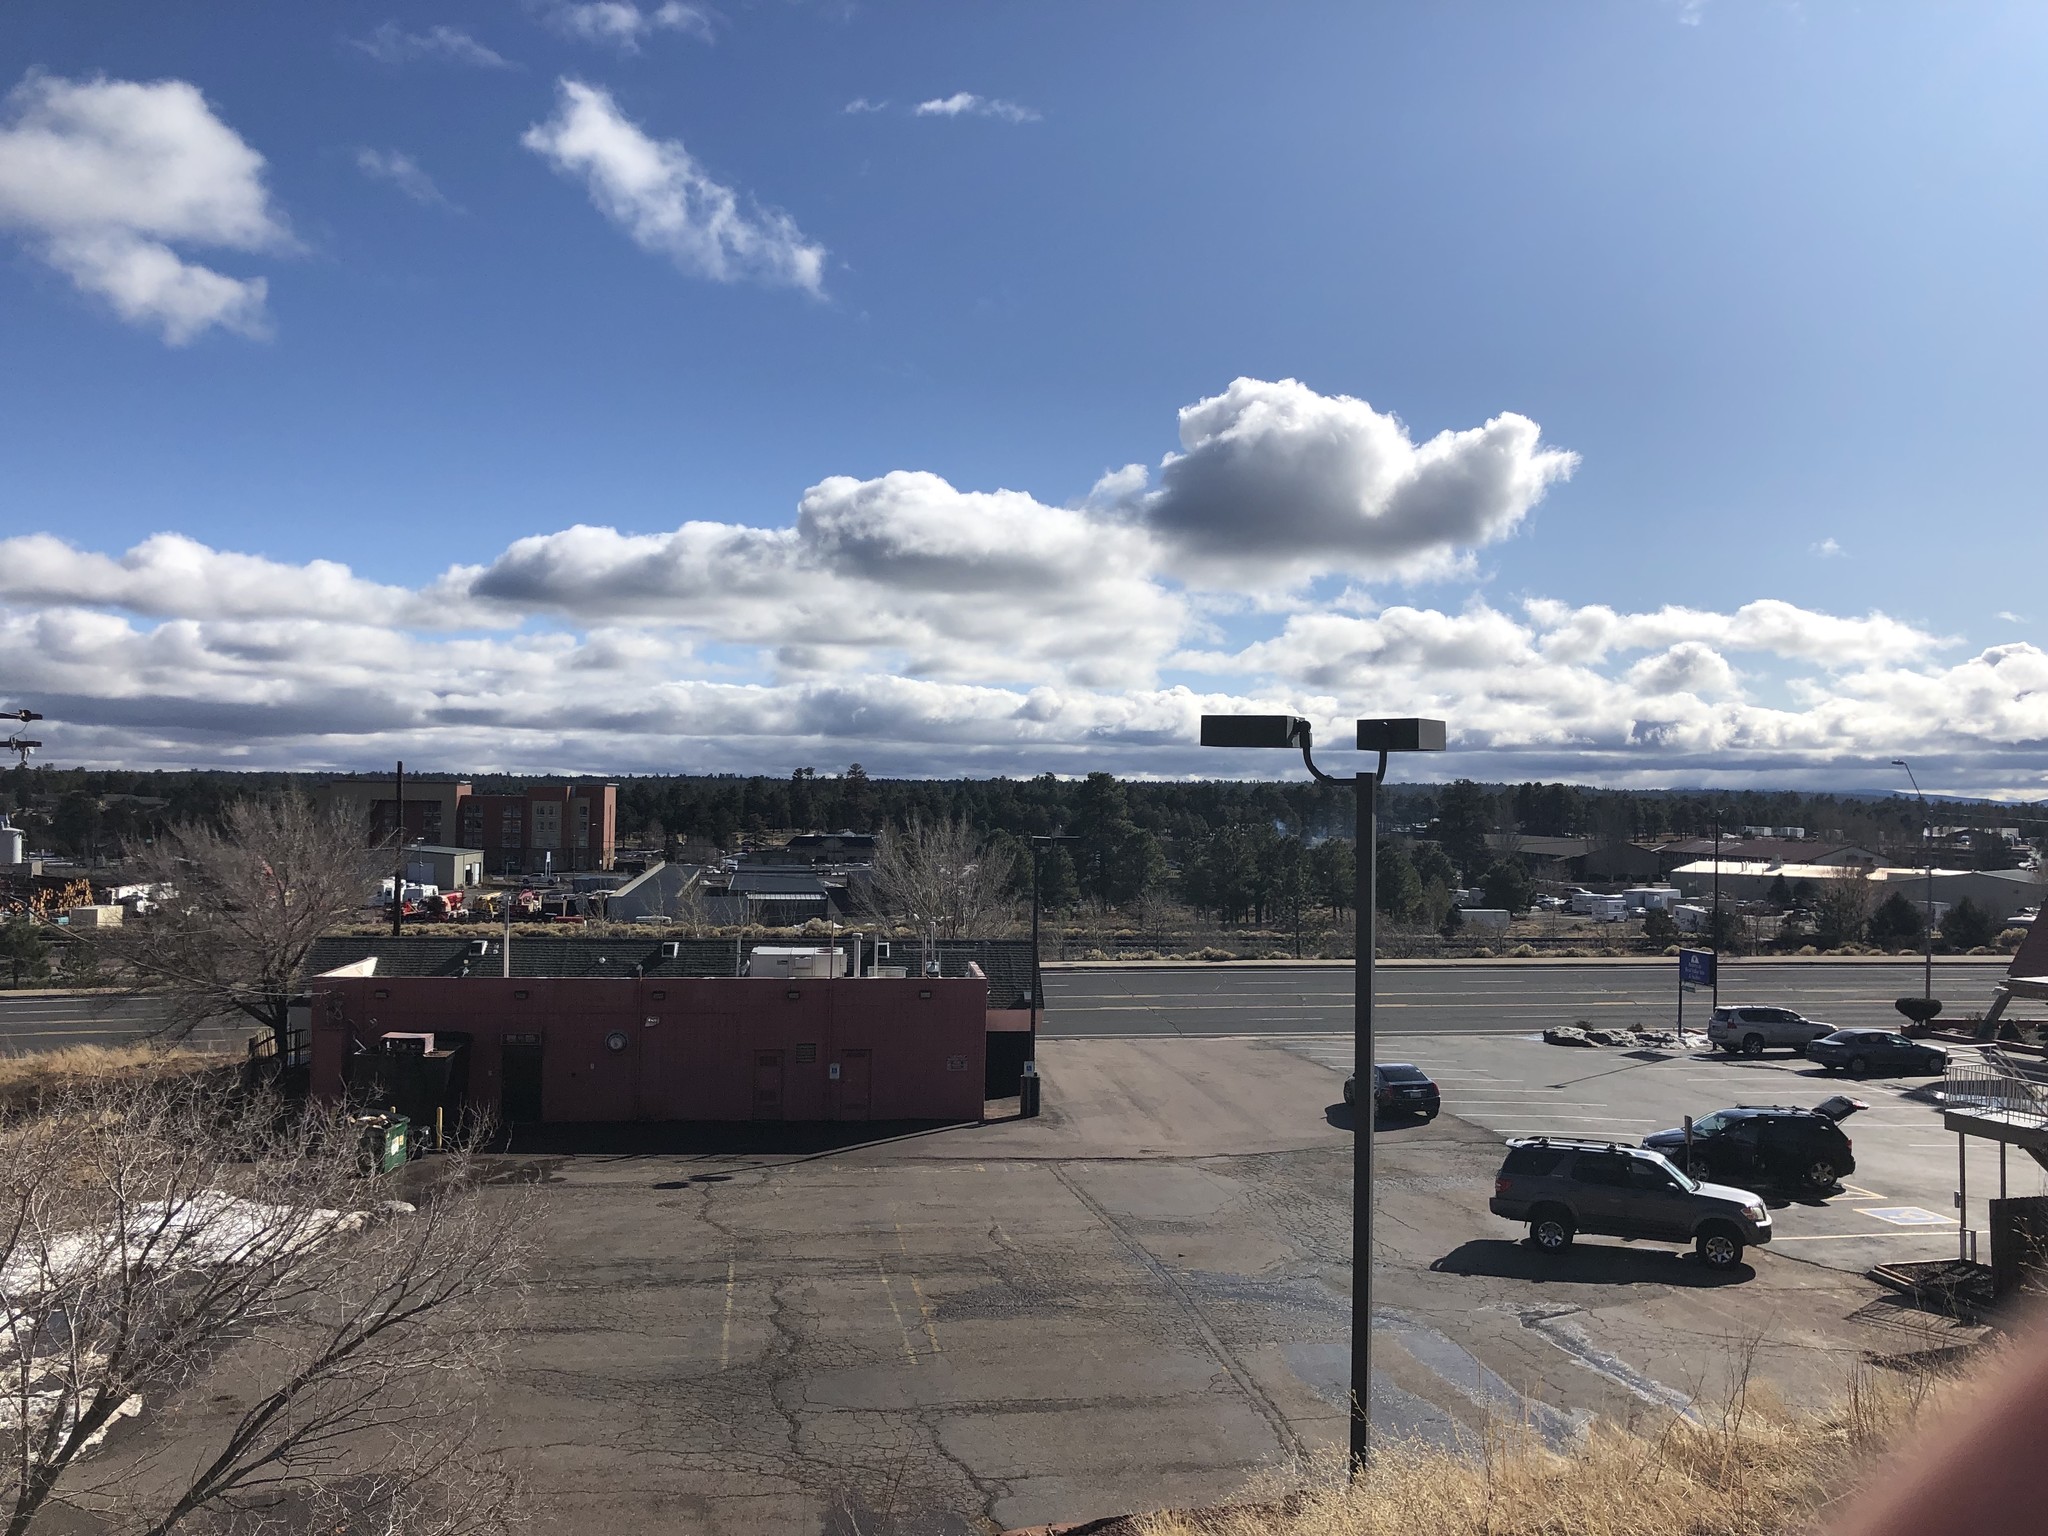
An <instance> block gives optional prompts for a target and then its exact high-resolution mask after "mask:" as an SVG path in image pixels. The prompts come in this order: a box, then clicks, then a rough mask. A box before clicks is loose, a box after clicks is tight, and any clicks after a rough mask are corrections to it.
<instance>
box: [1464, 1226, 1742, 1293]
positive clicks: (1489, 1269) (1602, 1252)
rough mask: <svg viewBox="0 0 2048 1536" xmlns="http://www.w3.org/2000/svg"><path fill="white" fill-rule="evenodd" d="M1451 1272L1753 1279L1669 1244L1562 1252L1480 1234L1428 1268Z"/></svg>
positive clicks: (1708, 1284) (1644, 1280)
mask: <svg viewBox="0 0 2048 1536" xmlns="http://www.w3.org/2000/svg"><path fill="white" fill-rule="evenodd" d="M1429 1267H1430V1268H1431V1269H1433V1270H1436V1271H1438V1272H1440V1273H1442V1274H1447V1275H1490V1276H1493V1277H1495V1278H1497V1279H1502V1280H1551V1281H1557V1282H1561V1283H1564V1284H1570V1285H1685V1286H1693V1287H1697V1288H1701V1289H1710V1288H1713V1287H1716V1286H1723V1285H1739V1284H1741V1283H1742V1282H1743V1281H1745V1280H1749V1279H1752V1278H1754V1277H1755V1275H1756V1271H1755V1270H1753V1269H1751V1268H1750V1267H1749V1266H1748V1265H1747V1264H1737V1265H1736V1266H1735V1267H1734V1268H1733V1269H1727V1270H1711V1269H1708V1268H1707V1266H1706V1265H1704V1264H1702V1263H1700V1261H1699V1260H1698V1259H1697V1258H1695V1257H1694V1256H1693V1255H1692V1254H1691V1253H1689V1252H1687V1253H1679V1252H1674V1251H1673V1250H1672V1249H1669V1248H1629V1247H1624V1246H1621V1245H1620V1244H1612V1245H1610V1244H1606V1243H1574V1244H1572V1246H1571V1247H1569V1248H1567V1249H1566V1250H1565V1251H1564V1252H1563V1253H1557V1254H1550V1253H1542V1252H1540V1251H1538V1250H1537V1249H1536V1248H1535V1247H1533V1246H1531V1245H1530V1244H1528V1243H1525V1242H1511V1241H1509V1240H1508V1239H1506V1238H1477V1239H1474V1240H1473V1241H1472V1242H1469V1243H1460V1244H1459V1245H1458V1246H1457V1247H1456V1248H1453V1249H1452V1250H1451V1251H1450V1252H1449V1253H1447V1254H1445V1255H1444V1256H1443V1257H1442V1258H1440V1259H1438V1260H1437V1261H1436V1262H1435V1263H1434V1264H1432V1265H1430V1266H1429Z"/></svg>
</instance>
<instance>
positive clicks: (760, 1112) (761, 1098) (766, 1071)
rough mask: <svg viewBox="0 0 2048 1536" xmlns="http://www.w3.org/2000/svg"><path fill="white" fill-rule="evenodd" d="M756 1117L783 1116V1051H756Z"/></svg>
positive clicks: (759, 1118)
mask: <svg viewBox="0 0 2048 1536" xmlns="http://www.w3.org/2000/svg"><path fill="white" fill-rule="evenodd" d="M754 1118H755V1119H756V1120H780V1119H781V1118H782V1052H780V1051H756V1052H754Z"/></svg>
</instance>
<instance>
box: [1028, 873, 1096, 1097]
mask: <svg viewBox="0 0 2048 1536" xmlns="http://www.w3.org/2000/svg"><path fill="white" fill-rule="evenodd" d="M1080 841H1081V839H1080V838H1078V837H1069V836H1066V835H1065V834H1063V833H1058V832H1046V833H1037V834H1034V835H1033V836H1032V839H1031V1038H1030V1040H1029V1042H1028V1043H1027V1045H1026V1046H1025V1050H1024V1071H1023V1079H1021V1080H1020V1081H1019V1083H1018V1098H1017V1114H1018V1116H1019V1117H1020V1118H1022V1119H1030V1118H1031V1117H1032V1116H1034V1115H1036V1114H1037V1113H1038V1083H1037V1078H1038V1008H1039V992H1040V991H1041V990H1042V989H1043V987H1044V982H1045V974H1044V972H1043V971H1042V970H1041V969H1040V967H1039V960H1038V867H1039V864H1040V863H1041V862H1042V861H1043V859H1044V857H1045V851H1046V850H1047V849H1048V848H1055V847H1058V846H1059V845H1060V844H1061V843H1078V842H1080Z"/></svg>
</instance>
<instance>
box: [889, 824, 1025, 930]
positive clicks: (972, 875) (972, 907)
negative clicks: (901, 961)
mask: <svg viewBox="0 0 2048 1536" xmlns="http://www.w3.org/2000/svg"><path fill="white" fill-rule="evenodd" d="M1015 866H1016V860H1015V857H1014V855H1012V854H1011V853H1010V851H1009V850H1008V849H1006V848H999V847H995V846H993V845H991V844H990V843H989V842H987V841H986V840H985V839H984V838H983V837H982V836H981V835H980V834H979V833H978V832H976V831H975V830H974V828H973V827H971V826H970V825H968V823H967V820H966V818H965V817H961V818H957V819H956V818H953V817H940V818H939V819H938V820H936V821H926V820H924V819H923V818H922V817H920V816H915V815H913V816H912V817H911V818H910V823H909V825H908V826H906V827H904V828H903V829H902V830H901V831H897V830H896V829H895V828H893V827H884V828H883V829H882V831H881V833H880V834H879V835H878V836H877V837H876V839H875V862H874V873H873V880H872V882H871V884H870V886H869V888H868V892H867V897H866V899H867V901H868V904H869V905H870V906H872V907H873V908H874V910H875V912H876V913H877V914H878V915H879V916H882V917H885V918H892V919H896V920H898V921H903V922H909V923H913V924H915V925H916V926H917V927H918V928H919V929H921V930H923V931H924V932H926V933H929V934H932V935H934V936H936V937H939V938H947V939H958V938H966V937H970V936H973V935H976V934H979V933H982V932H984V931H986V929H987V928H988V927H989V926H990V925H991V924H992V923H994V922H998V921H1002V920H1006V919H1007V918H1008V916H1009V907H1010V899H1009V887H1010V877H1011V875H1012V874H1013V873H1014V871H1015Z"/></svg>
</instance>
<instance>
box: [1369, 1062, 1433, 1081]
mask: <svg viewBox="0 0 2048 1536" xmlns="http://www.w3.org/2000/svg"><path fill="white" fill-rule="evenodd" d="M1380 1076H1381V1078H1383V1079H1384V1080H1385V1081H1387V1082H1390V1083H1426V1082H1428V1081H1429V1079H1428V1078H1427V1077H1424V1076H1423V1075H1422V1072H1421V1069H1420V1068H1417V1067H1411V1066H1408V1065H1406V1064H1405V1063H1402V1062H1398V1061H1397V1062H1395V1063H1393V1064H1392V1065H1391V1066H1383V1067H1381V1068H1380Z"/></svg>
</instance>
